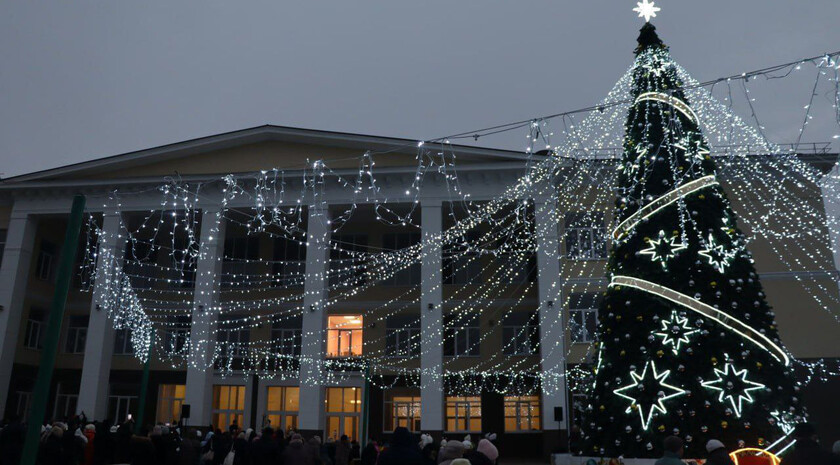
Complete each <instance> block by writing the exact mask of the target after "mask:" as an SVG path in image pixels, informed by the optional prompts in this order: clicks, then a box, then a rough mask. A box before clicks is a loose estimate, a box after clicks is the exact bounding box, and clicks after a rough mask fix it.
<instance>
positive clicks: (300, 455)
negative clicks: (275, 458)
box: [281, 433, 312, 465]
mask: <svg viewBox="0 0 840 465" xmlns="http://www.w3.org/2000/svg"><path fill="white" fill-rule="evenodd" d="M281 457H282V459H283V460H282V463H283V465H312V460H310V457H309V456H308V454H307V452H306V451H305V450H304V449H303V437H302V436H301V435H300V434H297V433H295V434H293V435H292V437H291V439H290V440H289V445H288V446H286V449H285V450H283V454H282V455H281Z"/></svg>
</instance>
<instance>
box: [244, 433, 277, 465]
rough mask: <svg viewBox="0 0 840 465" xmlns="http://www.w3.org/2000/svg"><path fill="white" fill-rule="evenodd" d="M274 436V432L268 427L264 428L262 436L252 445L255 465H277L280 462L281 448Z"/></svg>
mask: <svg viewBox="0 0 840 465" xmlns="http://www.w3.org/2000/svg"><path fill="white" fill-rule="evenodd" d="M273 436H274V430H273V429H271V427H270V426H267V427H265V428H263V431H262V436H260V438H259V439H257V440H256V441H254V443H253V444H251V463H252V464H253V465H275V464H277V462H278V461H279V460H280V447H279V446H278V445H277V441H276V440H275V439H274V437H273Z"/></svg>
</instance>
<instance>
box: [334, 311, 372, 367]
mask: <svg viewBox="0 0 840 465" xmlns="http://www.w3.org/2000/svg"><path fill="white" fill-rule="evenodd" d="M362 328H363V326H362V315H333V316H330V317H328V318H327V357H358V356H359V355H362V331H363V329H362Z"/></svg>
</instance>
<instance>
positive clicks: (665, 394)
mask: <svg viewBox="0 0 840 465" xmlns="http://www.w3.org/2000/svg"><path fill="white" fill-rule="evenodd" d="M670 374H671V371H670V370H666V371H663V372H662V373H657V372H656V365H654V364H653V362H652V361H651V362H648V363H647V364H646V365H645V368H644V369H643V370H642V374H641V375H639V374H637V373H636V372H635V371H631V372H630V377H631V378H632V379H633V384H630V385H629V386H624V387H622V388H618V389H616V390H614V391H613V393H615V394H616V395H617V396H621V397H623V398H625V399H627V400H629V401H630V402H631V403H630V406H629V407H628V408H627V410H626V411H627V412H628V413H629V412H631V411H632V410H633V408H636V409H637V410H638V411H639V418H641V420H642V429H645V430H647V428H648V426H649V425H650V420H651V419H652V418H653V412H654V411H659V412H660V413H668V411H667V410H666V409H665V405H664V404H663V402H664V401H666V400H668V399H671V398H673V397H677V396H681V395H683V394H685V390H683V389H680V388H678V387H676V386H671V385H670V384H667V383H666V382H665V380H666V379H667V378H668V376H669V375H670Z"/></svg>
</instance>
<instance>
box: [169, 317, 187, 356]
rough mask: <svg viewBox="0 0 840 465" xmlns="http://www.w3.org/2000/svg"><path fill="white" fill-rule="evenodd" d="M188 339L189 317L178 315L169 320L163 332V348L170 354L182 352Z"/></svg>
mask: <svg viewBox="0 0 840 465" xmlns="http://www.w3.org/2000/svg"><path fill="white" fill-rule="evenodd" d="M189 340H190V317H189V316H187V315H179V316H176V317H174V318H172V319H171V320H170V325H169V326H167V327H166V329H165V330H164V333H163V344H164V348H165V350H166V351H167V352H168V353H170V354H183V353H184V351H185V350H186V348H187V347H188V345H187V343H188V342H189Z"/></svg>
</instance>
